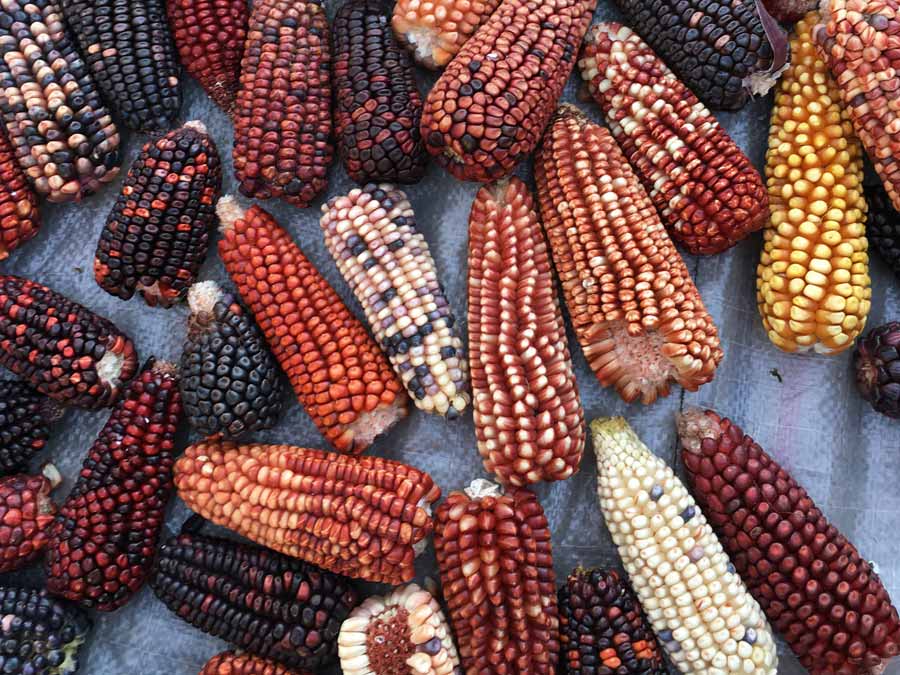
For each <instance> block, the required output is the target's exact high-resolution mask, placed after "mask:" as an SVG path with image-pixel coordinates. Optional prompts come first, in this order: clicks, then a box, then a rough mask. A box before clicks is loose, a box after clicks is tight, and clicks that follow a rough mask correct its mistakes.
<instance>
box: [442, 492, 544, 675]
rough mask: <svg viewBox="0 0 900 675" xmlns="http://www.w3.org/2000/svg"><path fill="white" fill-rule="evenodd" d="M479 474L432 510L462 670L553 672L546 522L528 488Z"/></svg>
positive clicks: (470, 672)
mask: <svg viewBox="0 0 900 675" xmlns="http://www.w3.org/2000/svg"><path fill="white" fill-rule="evenodd" d="M496 488H497V486H495V485H493V484H492V483H489V482H488V481H484V480H476V481H473V483H472V485H471V486H470V487H469V488H467V489H466V491H465V492H453V493H451V494H450V496H449V497H447V499H446V500H445V501H444V502H443V503H442V504H441V505H440V507H438V510H437V512H436V513H435V527H434V546H435V550H436V551H437V562H438V568H439V569H440V572H441V582H442V585H443V592H444V599H445V600H446V601H447V607H448V609H449V610H450V620H451V622H452V624H453V629H454V632H455V633H456V639H457V642H458V644H459V655H460V657H461V658H462V666H463V671H464V672H465V673H466V675H478V674H486V673H522V674H524V673H533V674H535V675H552V674H553V673H555V671H556V664H557V662H558V657H559V614H558V612H557V605H556V577H555V575H554V573H553V552H552V546H551V544H550V529H549V525H548V524H547V518H546V517H545V516H544V510H543V509H542V508H541V505H540V503H538V500H537V497H536V496H535V495H534V493H532V492H530V491H529V490H527V489H525V488H512V489H511V490H510V491H509V492H507V493H506V494H502V493H501V492H500V491H499V490H497V489H496Z"/></svg>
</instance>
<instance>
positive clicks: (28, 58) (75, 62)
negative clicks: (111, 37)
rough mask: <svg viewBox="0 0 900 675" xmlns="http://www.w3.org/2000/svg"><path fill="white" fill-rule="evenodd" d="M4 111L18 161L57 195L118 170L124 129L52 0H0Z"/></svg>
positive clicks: (45, 191)
mask: <svg viewBox="0 0 900 675" xmlns="http://www.w3.org/2000/svg"><path fill="white" fill-rule="evenodd" d="M0 53H2V54H3V58H2V59H0V118H2V121H3V122H4V123H5V125H6V131H7V133H8V134H9V140H10V141H11V143H12V145H13V148H15V153H16V157H17V158H18V160H19V165H20V166H21V167H22V169H23V170H24V172H25V175H26V176H27V177H28V180H29V181H31V184H32V185H33V186H34V188H35V190H36V191H37V192H38V194H40V195H41V196H43V197H46V198H47V199H48V200H50V201H52V202H67V201H72V200H76V201H77V200H79V199H81V198H83V197H86V196H88V195H90V194H92V193H94V192H96V191H97V189H98V188H99V187H100V186H101V185H102V184H103V183H108V182H109V181H111V180H112V179H113V178H115V176H116V174H117V173H118V171H119V169H118V165H119V134H118V132H117V131H116V127H115V126H114V125H113V121H112V118H111V117H110V116H109V113H108V112H107V111H106V108H104V107H103V102H102V101H101V100H100V94H99V92H98V91H97V88H96V85H95V84H94V81H93V80H92V79H91V75H90V73H89V71H88V68H87V66H86V65H85V63H84V61H82V60H81V57H80V56H79V55H78V53H77V52H76V50H75V45H74V43H73V41H72V39H71V38H70V36H69V34H68V32H67V31H66V28H65V24H64V23H63V17H62V15H61V14H60V11H59V7H58V5H57V4H56V2H54V1H53V0H29V1H28V2H25V1H24V0H3V2H2V3H0Z"/></svg>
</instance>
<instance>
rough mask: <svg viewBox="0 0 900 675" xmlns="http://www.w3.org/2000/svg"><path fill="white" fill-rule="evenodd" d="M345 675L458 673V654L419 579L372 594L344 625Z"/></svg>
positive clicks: (342, 656)
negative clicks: (412, 582) (383, 594)
mask: <svg viewBox="0 0 900 675" xmlns="http://www.w3.org/2000/svg"><path fill="white" fill-rule="evenodd" d="M338 656H340V659H341V672H342V673H343V675H379V674H381V673H391V675H453V673H456V672H458V669H459V655H458V654H457V653H456V645H454V644H453V634H452V633H451V631H450V626H449V625H448V624H447V620H446V619H445V618H444V612H443V611H442V610H441V606H440V605H439V604H438V602H437V600H435V599H434V597H433V596H432V595H431V593H429V592H428V591H426V590H423V589H422V588H420V587H419V586H418V585H416V584H409V585H407V586H403V587H401V588H397V589H394V590H393V591H391V592H390V593H388V594H387V595H386V596H377V595H373V596H371V597H369V598H367V599H366V600H365V602H363V603H362V604H361V605H360V606H359V607H357V608H356V609H354V610H353V611H352V612H351V613H350V616H349V617H347V619H345V620H344V623H343V624H342V625H341V634H340V637H339V638H338Z"/></svg>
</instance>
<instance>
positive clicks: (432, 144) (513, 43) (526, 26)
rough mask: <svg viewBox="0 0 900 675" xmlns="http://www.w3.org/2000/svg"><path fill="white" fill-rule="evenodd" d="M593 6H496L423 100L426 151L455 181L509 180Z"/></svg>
mask: <svg viewBox="0 0 900 675" xmlns="http://www.w3.org/2000/svg"><path fill="white" fill-rule="evenodd" d="M596 4H597V2H596V0H503V2H501V3H500V6H499V7H498V8H497V11H496V12H494V13H493V14H492V15H491V18H490V19H488V21H487V22H486V23H484V24H483V25H482V26H481V27H480V28H479V29H478V31H477V32H476V33H475V35H473V36H472V38H471V39H470V40H469V41H468V42H466V44H465V46H464V47H463V48H462V50H461V51H460V52H459V54H457V55H456V57H455V58H454V59H453V61H452V62H451V63H450V65H449V66H448V67H447V69H446V70H445V71H444V74H443V75H441V77H440V79H439V80H438V81H437V84H435V85H434V87H433V88H432V90H431V92H430V93H429V94H428V98H427V99H426V100H425V109H424V112H423V114H422V138H423V139H424V140H425V143H426V147H427V148H428V152H430V153H431V154H432V155H434V156H435V157H436V159H437V161H438V162H439V163H440V164H441V165H442V166H443V167H445V168H446V169H447V170H448V171H449V172H450V173H451V174H453V175H454V176H456V177H457V178H459V179H461V180H473V181H480V182H487V181H490V180H495V179H497V178H502V177H503V176H507V175H509V174H510V173H512V170H513V169H514V168H515V166H516V164H518V163H519V162H521V161H522V160H524V159H525V158H526V157H527V156H528V155H530V154H531V152H532V151H533V150H534V148H535V146H537V144H538V141H539V140H540V138H541V134H542V133H543V132H544V127H546V126H547V122H549V121H550V118H551V116H552V115H553V110H554V109H555V107H556V103H557V100H558V99H559V97H560V94H562V90H563V87H564V86H565V84H566V80H568V79H569V74H570V73H571V72H572V67H573V66H574V65H575V58H576V54H577V53H578V46H579V45H580V44H581V38H582V37H583V36H584V33H585V31H586V30H587V28H588V25H589V24H590V21H591V16H592V15H593V12H594V7H596Z"/></svg>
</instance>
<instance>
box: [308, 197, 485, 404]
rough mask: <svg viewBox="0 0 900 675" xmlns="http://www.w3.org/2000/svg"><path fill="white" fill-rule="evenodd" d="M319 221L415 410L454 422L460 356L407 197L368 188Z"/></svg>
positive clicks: (462, 376)
mask: <svg viewBox="0 0 900 675" xmlns="http://www.w3.org/2000/svg"><path fill="white" fill-rule="evenodd" d="M322 213H323V214H324V215H323V216H322V219H321V226H322V231H323V233H324V235H325V245H326V247H327V248H328V250H329V251H330V252H331V256H332V257H333V258H334V261H335V262H336V263H337V266H338V269H339V270H340V272H341V274H342V275H343V276H344V279H346V280H347V283H348V284H349V285H350V287H351V288H352V289H353V292H354V294H355V295H356V299H357V300H359V302H360V304H361V305H362V306H363V309H364V310H365V313H366V319H367V320H368V322H369V325H370V326H371V327H372V331H373V333H374V334H375V339H376V340H377V341H378V343H379V344H380V345H381V348H382V349H383V350H384V352H385V353H386V354H387V356H388V358H389V359H390V360H391V364H392V365H393V366H394V370H395V372H396V373H397V375H398V376H399V378H400V380H401V381H402V382H403V385H404V386H405V387H406V390H407V391H408V392H409V394H410V397H411V398H412V400H413V401H414V402H415V404H416V407H418V408H420V409H421V410H424V411H426V412H430V413H437V414H438V415H445V416H446V417H447V418H449V419H455V418H457V417H458V416H459V415H460V414H461V413H462V412H463V410H465V408H466V406H467V405H469V401H470V395H469V383H468V364H467V363H466V358H465V349H464V347H463V342H462V339H461V338H460V336H459V332H458V331H457V330H456V329H455V327H456V318H455V317H454V316H453V311H452V310H451V308H450V303H449V301H448V299H447V296H446V295H445V294H444V290H443V287H442V286H441V284H440V283H439V282H438V277H437V270H436V269H435V265H434V260H433V259H432V257H431V252H430V251H429V250H428V243H427V242H426V241H425V238H424V237H423V236H422V235H421V234H420V233H419V232H418V231H417V230H416V217H415V214H414V213H413V210H412V206H411V205H410V203H409V200H408V199H407V198H406V194H404V192H403V191H402V190H398V189H396V188H394V187H393V186H391V185H374V184H371V183H370V184H368V185H366V186H365V187H363V188H362V189H359V188H356V189H354V190H351V191H350V193H349V194H348V195H346V196H341V197H334V198H332V199H330V200H329V201H328V203H327V204H325V205H323V206H322Z"/></svg>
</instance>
